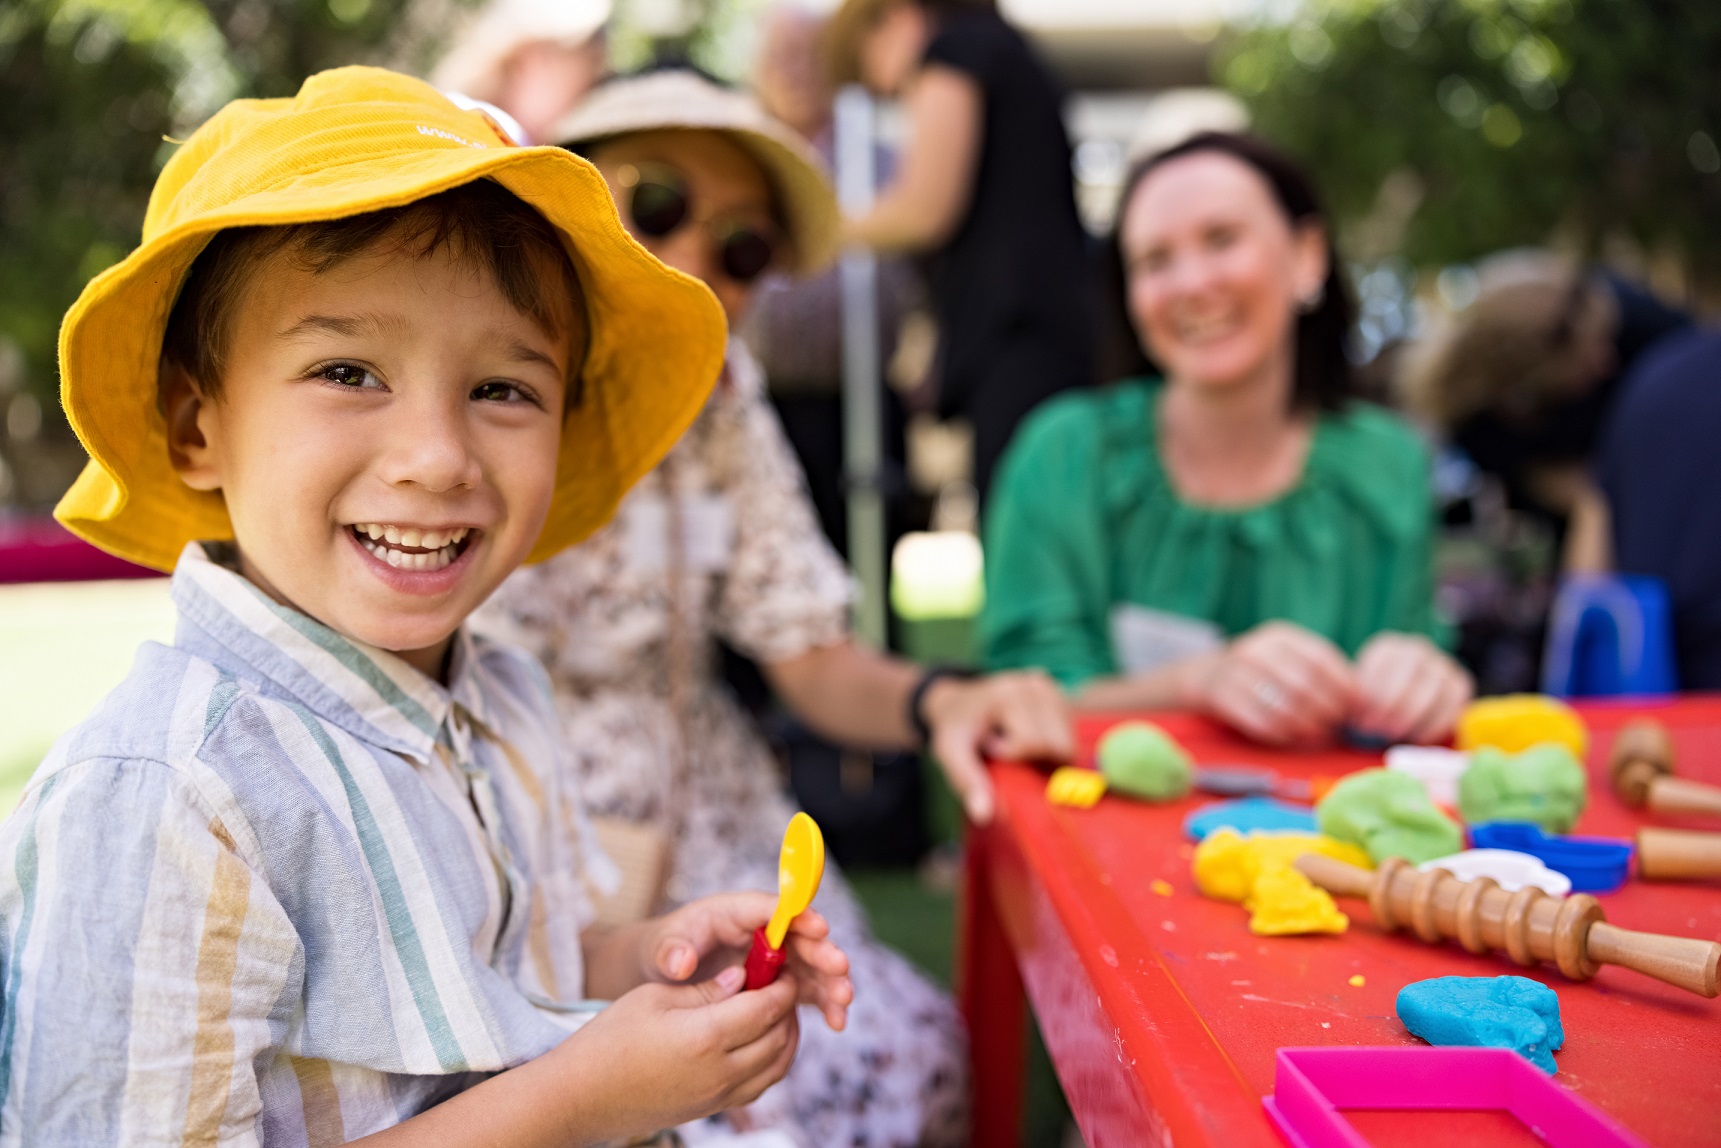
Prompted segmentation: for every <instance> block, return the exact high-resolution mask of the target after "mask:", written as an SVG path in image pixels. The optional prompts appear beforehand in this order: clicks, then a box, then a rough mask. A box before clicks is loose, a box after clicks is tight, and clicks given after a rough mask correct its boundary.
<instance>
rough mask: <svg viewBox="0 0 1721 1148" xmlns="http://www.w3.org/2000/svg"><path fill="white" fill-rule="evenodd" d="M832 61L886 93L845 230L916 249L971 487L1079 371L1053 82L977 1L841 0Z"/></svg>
mask: <svg viewBox="0 0 1721 1148" xmlns="http://www.w3.org/2000/svg"><path fill="white" fill-rule="evenodd" d="M829 42H830V46H831V61H832V70H833V75H834V76H835V77H836V78H837V79H838V80H839V81H840V82H844V83H848V82H855V81H858V82H861V83H864V84H865V85H866V86H867V88H869V89H870V90H871V91H872V92H873V93H874V94H875V95H878V96H881V97H890V98H900V99H901V100H902V105H903V111H904V114H905V115H906V117H907V139H906V141H905V143H904V146H903V151H902V155H901V158H900V162H899V164H898V167H897V174H896V178H895V179H894V180H893V181H892V182H891V183H890V185H889V186H888V187H886V188H885V189H884V191H883V192H882V193H881V194H880V195H879V197H878V199H877V201H876V202H875V203H874V204H873V206H872V208H871V210H869V211H868V212H867V213H866V214H865V215H862V216H860V217H859V218H856V219H851V220H849V221H848V224H847V227H846V230H845V236H846V238H847V239H848V240H849V241H850V242H853V243H860V244H865V245H867V246H870V247H873V248H876V249H878V250H881V251H901V252H913V253H918V254H921V255H923V256H925V257H926V265H927V273H928V280H929V284H930V287H931V295H932V307H933V312H934V315H935V317H936V319H937V321H938V329H939V340H940V343H939V350H938V360H937V366H936V371H937V378H938V394H939V407H940V412H941V413H942V414H943V415H945V416H946V417H949V416H952V415H961V416H963V417H965V418H966V419H967V420H968V421H969V422H970V423H971V424H972V426H973V428H974V485H975V488H976V489H977V490H978V491H979V492H980V494H981V497H982V499H984V498H985V496H986V491H987V488H988V486H989V485H990V483H991V480H992V473H993V469H994V467H995V466H996V465H997V461H998V459H999V457H1000V456H1001V455H1002V454H1003V451H1004V448H1005V446H1006V445H1007V444H1008V443H1009V441H1010V436H1011V435H1012V434H1013V433H1014V432H1015V429H1016V424H1017V423H1019V422H1020V421H1021V419H1022V417H1023V416H1024V415H1026V414H1027V413H1028V412H1029V411H1030V410H1032V409H1033V408H1034V407H1035V406H1036V405H1038V404H1039V403H1040V402H1041V401H1042V400H1044V399H1046V398H1047V397H1049V396H1051V395H1053V394H1056V393H1057V392H1059V391H1062V390H1065V389H1068V388H1070V387H1075V386H1083V385H1086V384H1088V383H1091V382H1092V381H1093V374H1094V339H1095V335H1094V323H1093V313H1094V307H1093V291H1092V283H1091V277H1092V272H1091V268H1090V264H1089V258H1088V250H1087V247H1088V240H1087V233H1086V232H1085V231H1084V230H1083V229H1082V224H1081V220H1080V217H1079V216H1078V214H1077V211H1076V199H1075V182H1074V176H1073V175H1072V173H1071V169H1070V142H1069V138H1068V136H1067V135H1066V134H1065V131H1064V123H1063V118H1062V114H1061V104H1062V98H1063V97H1062V93H1061V92H1060V91H1059V89H1058V86H1057V83H1056V81H1054V80H1053V78H1052V75H1051V73H1050V72H1049V71H1048V69H1047V68H1046V66H1045V65H1044V64H1043V63H1042V62H1041V61H1040V59H1039V57H1038V56H1036V55H1035V53H1034V51H1033V49H1032V48H1031V47H1030V46H1029V45H1028V42H1027V41H1026V40H1025V39H1024V38H1023V37H1022V35H1021V33H1020V32H1018V31H1017V30H1016V29H1015V28H1013V27H1011V26H1010V25H1009V24H1008V23H1006V22H1005V21H1004V19H1003V18H1002V17H1000V16H999V15H998V13H997V12H996V11H994V10H993V9H992V7H991V6H990V4H988V3H985V2H984V0H968V2H962V0H845V2H844V3H843V5H842V7H841V8H840V9H838V11H837V12H836V14H835V16H833V17H832V22H831V30H830V39H829Z"/></svg>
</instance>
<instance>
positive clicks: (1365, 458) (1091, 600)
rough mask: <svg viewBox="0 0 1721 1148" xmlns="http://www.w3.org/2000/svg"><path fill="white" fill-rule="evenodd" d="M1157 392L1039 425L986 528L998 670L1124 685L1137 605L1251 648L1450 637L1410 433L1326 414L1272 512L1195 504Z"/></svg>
mask: <svg viewBox="0 0 1721 1148" xmlns="http://www.w3.org/2000/svg"><path fill="white" fill-rule="evenodd" d="M1161 390H1162V386H1161V384H1159V383H1158V382H1156V381H1143V380H1137V381H1131V382H1125V383H1118V384H1115V385H1113V386H1109V387H1106V388H1103V389H1099V390H1092V391H1084V392H1080V393H1075V394H1070V395H1066V396H1062V397H1060V398H1058V399H1055V400H1053V401H1051V402H1048V403H1047V404H1046V405H1045V406H1043V407H1042V408H1040V410H1038V411H1037V412H1035V414H1034V415H1033V417H1032V418H1030V419H1029V420H1028V421H1027V422H1026V423H1024V424H1023V426H1022V428H1021V430H1020V431H1019V432H1018V433H1017V437H1016V441H1015V442H1014V443H1013V444H1012V446H1011V447H1010V450H1009V452H1008V453H1007V454H1006V456H1005V459H1004V462H1003V465H1002V468H1001V470H1000V472H999V477H998V479H997V481H996V482H995V483H994V485H993V491H992V495H991V503H990V506H989V507H988V509H987V515H986V533H985V542H986V608H985V612H984V614H983V615H982V618H981V640H982V642H983V644H984V649H985V657H986V662H987V664H988V665H989V666H991V667H992V668H994V669H1008V668H1023V667H1029V666H1038V667H1041V668H1044V669H1045V670H1047V671H1048V672H1050V673H1051V674H1052V675H1053V676H1054V677H1055V678H1057V679H1058V680H1059V681H1061V682H1063V683H1064V684H1065V685H1066V686H1072V687H1073V686H1076V685H1079V684H1080V683H1082V682H1084V681H1086V680H1087V679H1089V678H1093V677H1100V676H1106V675H1112V674H1116V673H1117V672H1118V667H1117V663H1116V661H1115V659H1114V658H1113V654H1112V648H1111V636H1110V617H1111V611H1112V608H1113V607H1114V606H1115V605H1117V604H1119V603H1124V602H1129V603H1135V604H1137V605H1140V606H1145V607H1149V608H1152V609H1155V610H1162V611H1167V612H1170V613H1174V614H1180V615H1183V616H1185V617H1189V618H1198V619H1205V620H1207V621H1210V622H1213V623H1215V624H1217V625H1218V626H1219V628H1220V629H1221V630H1222V631H1223V632H1224V633H1225V634H1226V635H1227V636H1230V635H1235V634H1239V633H1242V632H1243V631H1245V630H1248V629H1249V628H1251V627H1252V626H1255V625H1257V624H1259V623H1261V622H1264V621H1268V620H1271V619H1282V620H1285V621H1290V622H1295V623H1297V624H1299V625H1301V626H1304V627H1307V628H1308V629H1310V630H1313V631H1315V632H1316V633H1320V634H1324V635H1326V636H1327V637H1328V638H1330V639H1332V640H1333V641H1334V642H1335V643H1337V644H1338V645H1339V646H1340V647H1342V648H1343V649H1344V650H1345V651H1346V652H1347V653H1349V654H1353V655H1354V654H1355V653H1356V651H1357V649H1358V648H1359V647H1360V646H1361V645H1362V644H1363V643H1364V642H1365V641H1366V640H1367V639H1368V638H1369V637H1371V636H1372V635H1374V634H1376V633H1378V632H1380V631H1382V630H1397V631H1406V632H1412V633H1421V634H1428V635H1430V636H1433V637H1435V638H1437V639H1444V638H1445V632H1444V628H1443V627H1442V626H1441V625H1440V623H1439V622H1438V620H1437V618H1436V616H1435V611H1434V586H1433V511H1432V503H1431V498H1430V492H1429V486H1428V455H1427V451H1426V450H1425V449H1424V447H1423V445H1422V443H1421V442H1420V441H1419V440H1418V439H1417V438H1416V436H1415V434H1414V433H1413V432H1412V431H1411V430H1410V428H1409V427H1407V426H1406V425H1405V424H1404V423H1403V422H1401V421H1400V420H1399V419H1397V418H1396V417H1394V416H1393V415H1391V414H1389V413H1388V412H1386V411H1384V410H1382V409H1380V408H1378V407H1373V406H1369V405H1366V404H1363V403H1352V404H1350V405H1349V407H1348V408H1347V409H1346V410H1345V411H1344V412H1343V413H1341V414H1323V415H1321V416H1320V418H1319V420H1318V422H1317V423H1316V427H1315V433H1314V441H1313V442H1312V444H1311V445H1310V449H1309V456H1308V459H1307V461H1306V463H1305V464H1304V469H1303V476H1302V479H1301V480H1300V481H1299V482H1298V484H1297V485H1296V486H1295V487H1294V488H1293V489H1291V490H1290V491H1289V492H1287V493H1286V494H1284V495H1283V496H1281V497H1280V498H1277V499H1275V500H1273V501H1272V502H1267V503H1263V504H1261V505H1259V506H1253V507H1247V508H1242V509H1215V508H1210V507H1204V506H1196V505H1192V504H1190V503H1187V502H1184V501H1182V500H1181V499H1180V498H1179V497H1178V495H1177V492H1176V491H1175V490H1174V489H1173V488H1172V485H1171V481H1170V479H1169V477H1168V476H1167V475H1166V473H1165V470H1164V469H1163V468H1162V467H1161V465H1160V461H1159V455H1158V452H1157V449H1156V444H1157V442H1158V434H1157V429H1156V425H1155V423H1156V418H1157V412H1158V405H1159V403H1158V400H1159V395H1160V392H1161Z"/></svg>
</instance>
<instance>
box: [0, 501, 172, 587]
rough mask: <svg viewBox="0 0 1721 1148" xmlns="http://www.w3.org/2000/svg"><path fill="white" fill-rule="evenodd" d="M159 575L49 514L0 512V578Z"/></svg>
mask: <svg viewBox="0 0 1721 1148" xmlns="http://www.w3.org/2000/svg"><path fill="white" fill-rule="evenodd" d="M159 577H161V575H160V574H159V573H158V572H156V571H154V570H150V569H148V568H146V567H143V566H137V565H134V564H132V563H130V562H127V561H126V560H125V559H123V558H115V557H114V556H113V555H111V554H108V553H106V552H105V551H101V550H97V549H96V548H95V547H94V546H91V545H90V544H89V543H88V542H85V541H84V540H83V539H82V538H79V537H78V536H77V535H75V534H73V533H72V532H71V531H69V530H67V529H66V528H65V527H64V526H61V525H60V524H59V523H58V522H55V521H54V520H53V519H52V518H47V517H40V518H8V517H4V516H0V582H94V581H98V580H100V579H104V578H159Z"/></svg>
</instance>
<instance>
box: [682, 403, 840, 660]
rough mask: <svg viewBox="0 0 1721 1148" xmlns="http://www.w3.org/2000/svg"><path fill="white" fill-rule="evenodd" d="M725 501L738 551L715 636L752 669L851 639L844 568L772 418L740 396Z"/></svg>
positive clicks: (728, 576)
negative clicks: (751, 663)
mask: <svg viewBox="0 0 1721 1148" xmlns="http://www.w3.org/2000/svg"><path fill="white" fill-rule="evenodd" d="M732 401H733V402H735V403H736V404H737V409H736V410H735V411H734V412H733V414H734V416H735V418H736V419H737V422H736V423H735V425H734V426H733V428H732V430H733V431H734V433H735V434H736V436H737V439H736V441H735V442H734V443H733V444H732V446H733V450H732V453H731V454H730V456H729V458H728V463H729V467H730V469H729V473H728V475H727V477H726V480H725V482H724V491H723V493H724V494H725V495H726V496H727V497H728V499H729V504H730V508H731V512H732V513H733V515H734V522H735V540H734V550H733V552H732V554H731V557H730V562H729V569H728V571H727V573H726V575H725V577H724V579H723V585H722V588H721V590H720V591H719V596H718V602H717V610H716V619H715V626H716V629H717V631H718V633H720V634H722V635H723V637H724V638H726V639H728V640H729V641H730V642H731V643H732V644H733V645H734V646H735V647H736V648H737V649H739V650H740V651H741V652H742V653H744V654H746V655H747V656H748V657H750V658H753V659H754V660H756V661H759V662H763V663H765V664H770V663H773V662H782V661H787V660H788V659H790V658H795V657H798V656H800V655H801V654H805V653H807V652H809V651H811V650H815V649H818V648H819V647H821V646H829V645H833V644H834V643H837V642H840V641H842V640H843V639H844V638H846V637H847V636H848V634H849V620H848V611H849V603H850V600H851V599H852V597H853V593H854V591H853V588H852V586H851V584H850V582H849V576H848V569H847V568H846V567H845V566H844V565H843V562H842V559H841V558H839V557H838V556H837V553H836V551H835V550H834V549H832V547H831V544H830V543H829V542H828V541H826V540H825V536H824V534H823V533H822V532H821V531H820V530H819V524H818V520H817V518H816V517H815V516H814V513H813V505H812V502H811V500H810V499H809V498H808V495H807V489H806V479H805V477H804V476H803V475H802V474H801V467H800V464H799V463H798V462H797V461H796V459H795V456H794V453H793V452H792V451H791V450H790V448H789V443H788V440H787V439H786V438H785V437H784V434H783V428H782V425H781V424H780V423H779V422H778V421H777V415H776V412H775V411H773V410H772V409H771V407H770V405H769V404H768V403H767V402H766V400H765V398H764V397H763V395H761V394H759V393H757V392H754V391H750V390H742V391H739V392H738V393H737V394H736V395H735V396H734V398H733V399H732Z"/></svg>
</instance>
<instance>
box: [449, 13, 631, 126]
mask: <svg viewBox="0 0 1721 1148" xmlns="http://www.w3.org/2000/svg"><path fill="white" fill-rule="evenodd" d="M611 7H612V4H611V0H492V2H491V3H490V4H489V5H488V6H487V7H484V8H481V9H480V10H479V11H478V12H477V13H475V14H474V16H473V17H472V19H471V21H470V22H469V23H468V24H467V25H466V26H465V27H464V28H463V29H461V30H460V31H459V32H457V33H456V34H455V35H454V37H453V39H452V45H453V46H452V47H451V48H450V49H449V51H448V54H447V55H445V56H444V57H443V58H442V61H441V63H439V64H437V66H436V68H435V70H434V71H433V72H432V73H431V77H430V82H431V83H433V84H435V85H436V86H437V87H438V88H441V89H442V90H443V91H445V92H455V93H458V94H459V95H462V96H469V97H471V98H472V99H475V100H483V101H484V102H485V103H487V104H492V105H494V106H495V107H498V108H500V109H502V111H504V112H506V113H507V114H508V115H510V116H512V117H513V118H514V121H515V123H516V124H518V125H519V127H520V128H521V129H522V130H523V132H524V134H525V136H526V138H525V140H523V141H522V142H524V143H534V144H535V143H546V142H548V139H547V136H546V133H547V132H548V131H549V130H550V125H552V124H554V123H555V122H556V121H557V120H559V119H561V118H562V117H563V116H564V115H566V114H567V113H568V110H569V109H571V108H572V107H573V106H574V105H575V104H577V103H579V102H580V99H581V98H582V97H583V96H584V95H585V94H586V93H587V92H588V91H590V90H591V87H592V85H593V84H595V83H597V82H598V81H599V80H600V79H602V78H603V75H604V72H605V70H606V68H607V62H606V47H605V39H604V24H605V23H606V22H607V21H608V20H609V18H610V10H611ZM510 126H511V125H510Z"/></svg>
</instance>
